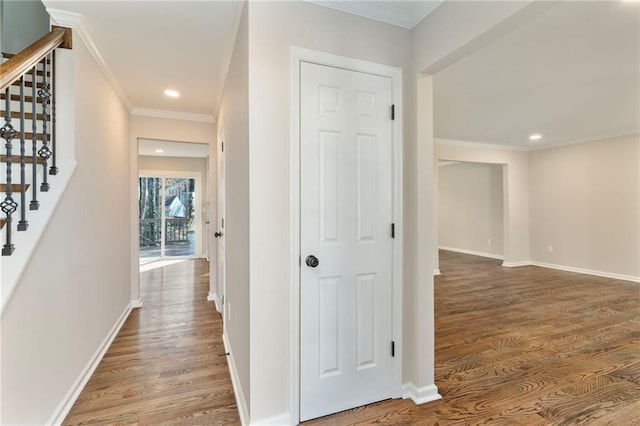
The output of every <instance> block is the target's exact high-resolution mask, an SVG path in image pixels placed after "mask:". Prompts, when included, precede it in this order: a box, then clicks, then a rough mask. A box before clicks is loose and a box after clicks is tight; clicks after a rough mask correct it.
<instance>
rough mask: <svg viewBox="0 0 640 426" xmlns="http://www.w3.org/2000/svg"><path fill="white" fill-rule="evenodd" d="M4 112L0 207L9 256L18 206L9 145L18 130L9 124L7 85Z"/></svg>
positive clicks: (0, 132) (1, 129)
mask: <svg viewBox="0 0 640 426" xmlns="http://www.w3.org/2000/svg"><path fill="white" fill-rule="evenodd" d="M5 112H6V115H5V121H4V126H2V128H0V137H2V139H4V140H5V148H6V154H7V160H6V163H7V190H6V193H5V198H4V201H2V203H0V209H2V211H3V212H4V214H5V215H6V223H5V226H6V227H7V234H6V235H7V237H6V240H5V243H4V245H3V246H2V255H3V256H10V255H11V253H13V250H14V249H15V247H14V246H13V244H12V243H11V222H12V221H13V219H12V216H13V213H15V211H16V209H17V208H18V203H16V202H15V201H14V199H13V196H12V194H11V145H12V141H13V139H14V138H15V137H16V134H18V132H17V131H16V129H14V128H13V125H12V124H11V92H10V90H9V87H7V89H6V91H5Z"/></svg>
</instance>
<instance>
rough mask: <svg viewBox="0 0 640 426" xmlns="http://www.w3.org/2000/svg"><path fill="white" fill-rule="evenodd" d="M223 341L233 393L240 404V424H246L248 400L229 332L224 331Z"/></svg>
mask: <svg viewBox="0 0 640 426" xmlns="http://www.w3.org/2000/svg"><path fill="white" fill-rule="evenodd" d="M222 343H223V344H224V351H225V352H226V353H228V354H229V355H227V364H228V366H229V373H230V375H231V385H232V386H233V394H234V395H235V397H236V405H237V406H238V414H239V415H240V424H242V425H246V424H248V423H247V419H249V409H248V408H247V402H246V399H245V398H244V394H243V393H242V386H240V376H239V375H238V369H237V368H236V362H235V360H234V359H233V352H232V351H231V349H230V346H231V345H230V344H229V340H228V339H227V334H226V333H222Z"/></svg>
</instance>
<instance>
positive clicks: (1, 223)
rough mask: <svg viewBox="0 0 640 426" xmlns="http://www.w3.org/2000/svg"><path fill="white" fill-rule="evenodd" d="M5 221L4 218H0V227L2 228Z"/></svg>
mask: <svg viewBox="0 0 640 426" xmlns="http://www.w3.org/2000/svg"><path fill="white" fill-rule="evenodd" d="M6 223H7V221H6V220H4V219H0V229H2V228H4V225H5V224H6Z"/></svg>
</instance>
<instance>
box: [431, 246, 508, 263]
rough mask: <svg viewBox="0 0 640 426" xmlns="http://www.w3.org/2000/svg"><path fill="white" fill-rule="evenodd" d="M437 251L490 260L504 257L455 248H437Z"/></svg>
mask: <svg viewBox="0 0 640 426" xmlns="http://www.w3.org/2000/svg"><path fill="white" fill-rule="evenodd" d="M438 249H439V250H445V251H453V252H456V253H463V254H471V255H473V256H482V257H488V258H490V259H499V260H504V256H502V255H499V254H492V253H484V252H481V251H473V250H466V249H461V248H455V247H447V246H439V247H438Z"/></svg>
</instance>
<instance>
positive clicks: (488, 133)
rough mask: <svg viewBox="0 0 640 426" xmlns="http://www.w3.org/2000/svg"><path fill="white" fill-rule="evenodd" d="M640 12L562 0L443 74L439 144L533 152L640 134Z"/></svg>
mask: <svg viewBox="0 0 640 426" xmlns="http://www.w3.org/2000/svg"><path fill="white" fill-rule="evenodd" d="M639 12H640V4H639V3H637V2H635V3H634V2H623V1H608V2H563V3H561V4H558V5H557V6H554V7H552V8H551V9H550V10H548V11H547V12H545V13H544V14H542V15H540V16H538V17H537V18H534V19H533V20H532V21H530V22H528V23H527V24H525V25H523V26H521V27H519V28H517V29H516V30H514V31H513V32H512V33H510V34H508V35H507V36H505V37H503V38H502V39H499V40H497V41H495V42H493V43H491V44H489V45H488V46H485V47H484V48H482V49H480V50H478V51H476V52H475V53H473V54H471V55H470V56H468V57H466V58H464V59H462V60H460V61H459V62H457V63H455V64H453V65H452V66H450V67H449V68H447V69H445V70H443V71H441V72H439V73H438V74H436V75H435V77H434V121H435V136H436V137H437V138H444V139H452V140H458V141H468V142H483V143H488V144H498V145H516V146H520V147H529V148H531V147H533V148H535V147H540V146H548V145H560V144H567V143H574V142H582V141H588V140H595V139H600V138H606V137H610V136H617V135H622V134H630V133H637V132H639V131H640V123H639V120H640V108H639V105H640V84H639V83H640V72H639V65H640V13H639ZM533 133H540V134H541V135H542V139H541V140H540V141H538V142H531V141H529V135H530V134H533Z"/></svg>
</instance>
